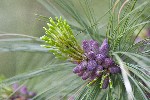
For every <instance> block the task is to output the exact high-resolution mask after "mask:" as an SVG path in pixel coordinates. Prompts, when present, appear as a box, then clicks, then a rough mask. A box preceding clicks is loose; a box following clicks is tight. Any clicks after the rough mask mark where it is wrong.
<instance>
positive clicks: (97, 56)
mask: <svg viewBox="0 0 150 100" xmlns="http://www.w3.org/2000/svg"><path fill="white" fill-rule="evenodd" d="M95 59H96V61H97V63H98V64H101V63H102V62H103V61H104V59H105V56H104V55H102V54H97V55H96V58H95Z"/></svg>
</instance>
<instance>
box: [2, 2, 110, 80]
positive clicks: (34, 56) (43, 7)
mask: <svg viewBox="0 0 150 100" xmlns="http://www.w3.org/2000/svg"><path fill="white" fill-rule="evenodd" d="M51 3H53V0H52V1H50V0H0V42H1V43H0V51H1V52H0V74H4V75H5V76H6V77H11V76H14V75H15V74H16V73H21V72H24V71H26V70H30V69H33V68H37V67H42V66H45V65H46V64H47V63H48V61H49V60H50V59H51V55H50V54H49V53H47V52H43V51H47V50H46V49H43V48H41V47H40V43H41V42H37V41H39V39H37V40H32V39H29V38H26V37H24V36H16V35H7V36H6V35H5V34H23V35H29V36H33V37H37V38H38V37H40V36H42V35H43V34H44V30H43V28H42V27H43V26H45V25H46V22H45V21H44V20H39V19H40V18H39V17H38V16H37V15H36V14H38V15H42V16H46V17H51V16H52V14H51V13H50V12H53V13H55V11H51V7H50V5H51ZM74 3H75V4H76V5H78V3H76V1H74ZM92 5H94V6H93V8H94V11H95V14H96V16H98V17H100V16H102V15H103V14H104V13H105V12H106V11H107V10H108V9H107V8H108V1H103V0H101V3H99V0H94V2H93V4H92ZM106 5H107V6H106ZM77 9H79V11H81V12H80V13H81V14H82V10H80V9H81V7H79V8H77ZM61 13H63V15H65V14H64V12H63V11H61ZM56 14H57V12H56ZM60 15H61V14H59V16H60ZM83 16H84V15H83ZM67 17H68V16H67ZM68 19H69V17H68ZM70 21H72V20H70ZM73 23H75V22H74V21H73ZM102 24H103V23H102ZM27 43H28V44H27ZM41 51H42V52H41Z"/></svg>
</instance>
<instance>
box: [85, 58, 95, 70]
mask: <svg viewBox="0 0 150 100" xmlns="http://www.w3.org/2000/svg"><path fill="white" fill-rule="evenodd" d="M96 67H97V63H96V61H95V60H90V61H88V65H87V69H88V70H89V71H92V70H94V69H95V68H96Z"/></svg>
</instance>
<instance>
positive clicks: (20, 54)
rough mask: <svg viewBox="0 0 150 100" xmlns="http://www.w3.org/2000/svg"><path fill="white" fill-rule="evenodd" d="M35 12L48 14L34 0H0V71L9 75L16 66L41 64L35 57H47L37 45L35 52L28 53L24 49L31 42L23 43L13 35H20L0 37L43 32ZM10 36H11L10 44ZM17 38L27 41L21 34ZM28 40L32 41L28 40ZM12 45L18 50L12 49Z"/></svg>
mask: <svg viewBox="0 0 150 100" xmlns="http://www.w3.org/2000/svg"><path fill="white" fill-rule="evenodd" d="M35 14H39V15H43V16H50V13H48V11H47V9H45V7H44V6H43V5H41V4H40V3H39V2H38V1H36V0H0V42H1V43H0V46H1V47H0V48H1V49H0V51H1V52H0V74H5V76H6V77H10V76H13V75H15V73H17V72H16V68H18V70H19V68H20V69H21V68H25V69H27V68H30V67H31V66H32V67H38V66H44V65H45V64H46V63H47V62H44V61H43V60H44V59H43V60H42V59H39V58H41V57H43V56H47V57H48V54H43V53H40V52H36V50H37V48H39V49H40V45H38V44H37V45H36V46H35V52H30V51H29V52H28V51H26V50H27V49H30V47H31V48H33V47H32V46H34V45H32V44H30V45H28V46H27V45H24V44H23V42H22V41H21V42H19V41H18V40H17V39H16V37H20V36H2V35H3V34H25V35H31V36H35V37H40V36H41V35H42V34H43V33H44V30H43V28H42V27H43V26H45V22H44V21H39V20H38V19H37V16H36V15H35ZM10 38H11V39H12V38H14V39H12V42H11V43H10V42H9V41H11V40H10ZM21 39H24V40H25V41H27V39H26V38H24V37H21ZM7 40H8V41H7ZM16 40H17V41H16ZM29 43H33V41H32V40H29ZM4 44H5V46H4ZM21 44H22V45H21ZM15 48H16V49H17V48H18V49H19V48H20V50H18V51H17V50H13V49H15ZM11 49H12V50H11ZM23 50H25V51H23ZM43 58H44V57H43ZM39 60H40V61H39ZM45 60H46V59H45ZM41 62H42V64H40V63H41ZM43 64H44V65H43ZM22 71H24V70H22Z"/></svg>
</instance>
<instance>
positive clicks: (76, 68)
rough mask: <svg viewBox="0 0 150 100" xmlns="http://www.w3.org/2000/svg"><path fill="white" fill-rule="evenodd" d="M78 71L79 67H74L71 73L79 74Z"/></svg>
mask: <svg viewBox="0 0 150 100" xmlns="http://www.w3.org/2000/svg"><path fill="white" fill-rule="evenodd" d="M79 72H80V71H79V67H78V66H76V67H74V68H73V73H75V74H76V73H79Z"/></svg>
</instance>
